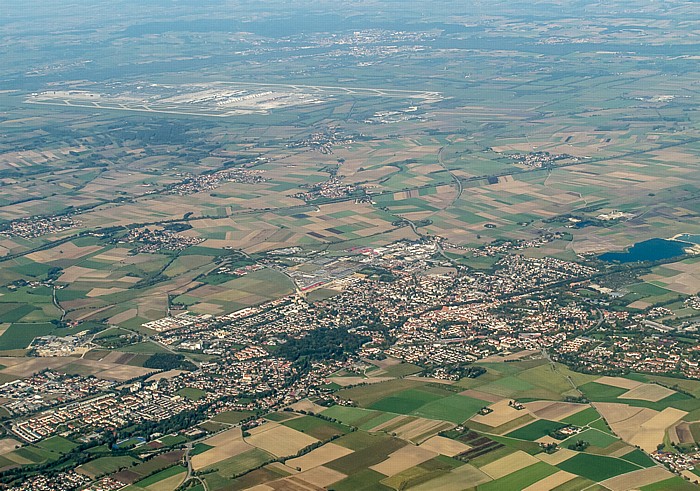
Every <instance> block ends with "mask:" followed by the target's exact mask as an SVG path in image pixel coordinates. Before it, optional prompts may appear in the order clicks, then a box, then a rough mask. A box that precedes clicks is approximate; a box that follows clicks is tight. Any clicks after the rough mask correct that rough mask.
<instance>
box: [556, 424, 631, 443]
mask: <svg viewBox="0 0 700 491" xmlns="http://www.w3.org/2000/svg"><path fill="white" fill-rule="evenodd" d="M578 440H583V441H585V442H588V443H590V444H591V445H594V446H596V447H601V448H605V447H607V446H609V445H612V444H613V443H615V442H619V441H620V439H619V438H615V437H614V436H612V435H610V434H608V433H604V432H602V431H599V430H596V429H593V428H591V429H589V430H585V431H582V432H581V433H579V434H577V435H574V436H572V437H570V438H567V439H566V440H564V441H563V442H561V444H560V445H561V446H562V447H564V448H567V447H568V446H569V445H571V444H574V443H576V442H577V441H578Z"/></svg>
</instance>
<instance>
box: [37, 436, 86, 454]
mask: <svg viewBox="0 0 700 491" xmlns="http://www.w3.org/2000/svg"><path fill="white" fill-rule="evenodd" d="M36 446H37V447H39V448H43V449H45V450H49V451H51V452H56V453H59V454H64V453H68V452H70V451H71V450H73V449H74V448H75V447H77V446H78V445H77V444H75V443H73V442H72V441H70V440H68V439H66V438H63V437H61V436H52V437H51V438H47V439H46V440H43V441H41V442H39V443H37V444H36Z"/></svg>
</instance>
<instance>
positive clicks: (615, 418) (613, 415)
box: [593, 402, 656, 425]
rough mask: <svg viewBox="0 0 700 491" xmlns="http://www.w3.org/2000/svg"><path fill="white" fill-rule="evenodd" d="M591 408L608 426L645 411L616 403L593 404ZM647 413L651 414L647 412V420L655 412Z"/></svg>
mask: <svg viewBox="0 0 700 491" xmlns="http://www.w3.org/2000/svg"><path fill="white" fill-rule="evenodd" d="M593 406H594V407H595V408H596V410H597V411H598V412H599V413H600V415H601V416H602V417H603V418H605V421H607V422H608V424H609V425H612V424H615V423H619V422H621V421H626V420H628V419H630V418H632V417H634V416H635V415H638V414H639V413H640V411H644V410H645V409H646V408H641V407H633V406H628V405H627V404H621V403H617V402H594V403H593ZM648 411H651V413H649V412H647V414H649V417H648V418H647V419H649V418H651V417H652V416H653V415H654V414H656V411H654V410H653V409H649V410H648ZM645 421H646V420H645Z"/></svg>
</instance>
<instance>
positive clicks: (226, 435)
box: [192, 428, 253, 470]
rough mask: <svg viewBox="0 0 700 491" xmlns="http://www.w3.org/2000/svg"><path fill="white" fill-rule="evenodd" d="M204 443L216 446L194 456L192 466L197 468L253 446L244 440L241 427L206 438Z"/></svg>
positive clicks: (232, 455)
mask: <svg viewBox="0 0 700 491" xmlns="http://www.w3.org/2000/svg"><path fill="white" fill-rule="evenodd" d="M204 443H205V444H206V445H209V446H211V447H214V448H211V449H209V450H207V451H206V452H203V453H201V454H198V455H195V456H194V457H192V468H194V469H195V470H199V469H203V468H204V467H207V466H210V465H212V464H215V463H217V462H221V461H222V460H226V459H228V458H230V457H234V456H236V455H239V454H241V453H243V452H245V451H248V450H251V449H252V448H253V447H252V446H250V445H248V444H247V443H246V442H244V441H243V436H242V435H241V430H240V428H234V429H232V430H228V431H225V432H223V433H219V434H218V435H216V436H214V437H212V438H209V439H208V440H204Z"/></svg>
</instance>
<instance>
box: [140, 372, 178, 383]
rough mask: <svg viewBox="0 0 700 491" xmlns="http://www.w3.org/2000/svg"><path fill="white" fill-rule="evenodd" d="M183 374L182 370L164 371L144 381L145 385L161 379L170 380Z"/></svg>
mask: <svg viewBox="0 0 700 491" xmlns="http://www.w3.org/2000/svg"><path fill="white" fill-rule="evenodd" d="M182 373H185V371H184V370H166V371H165V372H159V373H156V374H155V375H151V376H150V377H148V378H147V379H146V383H148V382H154V381H156V380H161V379H164V378H165V379H171V378H173V377H177V376H178V375H180V374H182Z"/></svg>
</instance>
